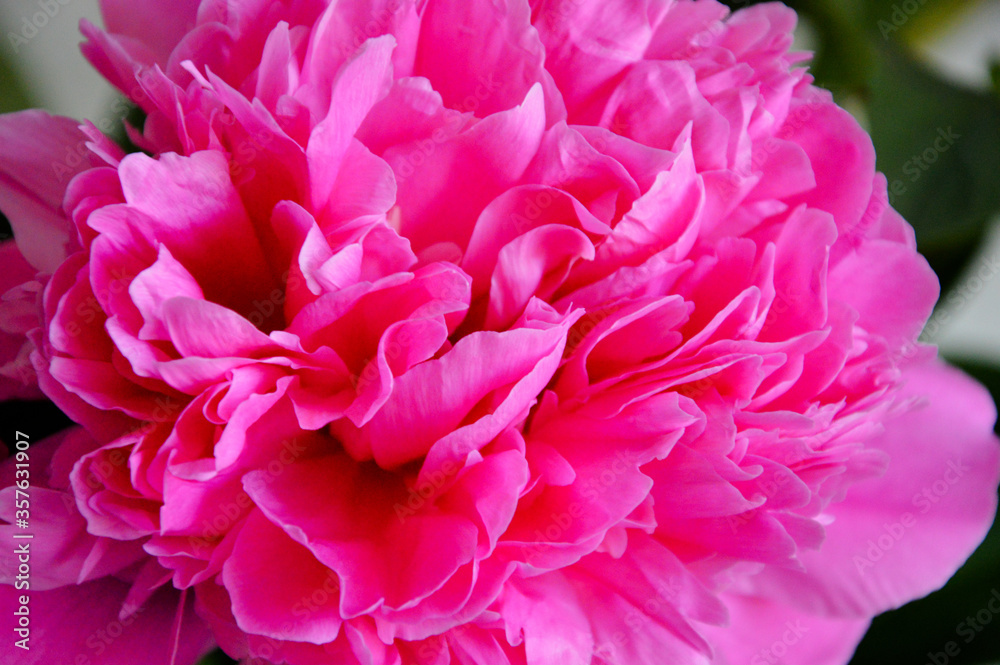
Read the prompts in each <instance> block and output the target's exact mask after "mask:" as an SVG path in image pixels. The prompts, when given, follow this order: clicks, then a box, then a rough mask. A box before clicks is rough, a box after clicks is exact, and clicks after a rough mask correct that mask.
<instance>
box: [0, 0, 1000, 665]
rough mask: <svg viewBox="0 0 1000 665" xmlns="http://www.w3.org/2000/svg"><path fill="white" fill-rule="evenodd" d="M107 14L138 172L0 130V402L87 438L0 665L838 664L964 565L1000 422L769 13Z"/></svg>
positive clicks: (11, 573)
mask: <svg viewBox="0 0 1000 665" xmlns="http://www.w3.org/2000/svg"><path fill="white" fill-rule="evenodd" d="M102 4H103V6H104V12H105V20H106V24H107V29H108V32H102V31H100V30H98V29H96V28H94V27H93V26H90V25H86V24H85V25H84V28H83V29H84V33H85V35H86V36H87V37H88V39H89V41H88V42H87V43H86V44H85V45H84V53H85V54H86V55H87V57H88V58H89V59H90V61H91V62H92V63H93V64H94V65H95V66H96V67H97V68H98V69H99V70H100V71H101V72H102V73H103V74H104V75H105V76H106V77H107V78H108V79H109V80H110V81H112V82H113V83H114V84H115V85H117V86H118V87H119V88H120V89H121V90H122V91H123V92H125V93H126V94H128V95H129V96H130V97H131V98H132V99H133V100H134V101H136V103H138V104H139V105H141V106H142V108H143V109H144V110H145V111H146V113H147V119H146V121H145V123H144V125H143V127H142V128H141V129H133V130H132V132H131V134H132V138H133V141H134V142H135V143H136V144H137V145H138V146H140V147H141V148H142V149H143V150H144V151H145V152H144V153H143V152H138V153H134V154H129V155H126V154H124V153H123V152H122V151H121V150H120V149H119V148H118V147H116V146H115V145H114V144H113V143H112V142H111V141H110V140H109V139H107V138H106V137H104V136H103V135H101V134H100V132H99V131H98V130H97V129H96V128H95V127H94V126H92V125H85V126H81V127H79V128H77V126H76V123H73V122H72V121H69V120H66V119H61V118H53V117H50V116H48V115H46V114H43V113H40V112H26V113H21V114H14V115H10V116H5V117H3V118H0V134H2V136H3V139H4V140H3V141H2V143H0V146H2V147H0V178H2V182H3V188H2V189H0V208H2V209H3V211H4V213H5V214H6V215H7V216H8V217H9V218H10V221H11V224H12V226H13V228H14V235H15V240H16V243H17V249H18V250H19V252H20V255H23V259H24V261H26V262H27V264H30V267H29V266H28V265H27V264H24V263H23V262H22V260H21V258H20V257H19V256H18V254H17V253H15V252H14V251H13V249H12V248H11V246H10V245H9V244H8V245H6V246H4V247H3V248H2V251H3V252H4V257H5V258H4V260H5V262H8V261H9V262H10V265H15V266H16V269H15V270H12V271H8V272H7V273H6V276H5V277H4V280H5V283H4V286H5V287H7V288H10V289H11V290H10V291H8V292H7V293H8V295H7V296H5V298H4V301H3V304H2V306H3V307H4V315H3V317H4V318H3V325H2V326H0V332H2V333H3V334H2V335H0V342H2V344H3V346H2V347H0V348H2V352H3V355H2V358H0V360H2V361H3V363H4V364H3V365H0V381H4V383H3V384H2V386H3V393H2V394H3V395H4V396H6V397H12V396H31V395H34V394H37V392H36V390H37V389H40V390H41V391H42V392H43V393H44V394H45V396H47V397H48V398H49V399H51V400H53V401H54V402H55V403H56V404H57V405H59V407H60V408H61V409H62V410H63V411H65V413H67V414H68V415H69V416H70V417H71V418H73V420H75V421H76V422H77V423H79V424H80V427H79V428H75V429H73V430H70V431H68V432H65V433H63V434H60V435H57V436H55V437H53V438H51V439H49V440H47V441H45V442H43V443H40V444H39V445H37V446H35V447H32V448H31V449H30V452H31V464H32V465H33V469H34V470H33V471H32V474H33V478H34V479H35V480H34V481H33V482H34V483H35V487H34V489H33V492H34V493H35V494H34V495H33V499H32V501H33V503H32V510H33V513H32V528H33V529H34V530H35V540H34V542H35V543H36V545H35V547H37V549H36V554H35V556H36V558H35V559H34V561H35V563H34V564H33V565H34V566H35V568H34V570H35V571H36V572H35V573H34V575H35V577H34V578H33V579H32V585H33V586H32V591H31V593H32V596H31V597H32V600H31V602H32V603H33V605H32V607H33V608H34V609H33V614H32V621H34V622H36V623H35V624H34V625H35V630H36V631H37V632H36V633H34V634H35V636H36V639H37V642H35V643H33V644H32V651H31V652H30V653H31V654H32V657H33V658H35V659H39V658H40V659H41V660H30V661H27V662H77V660H78V658H77V657H78V656H83V657H86V658H89V659H90V661H89V662H100V663H126V662H129V663H131V662H137V661H138V660H141V661H144V662H146V661H149V660H150V657H162V659H163V662H168V661H169V662H177V663H181V662H187V663H190V662H194V660H196V659H197V657H198V655H199V654H201V653H203V652H204V651H205V649H206V648H209V647H210V645H211V643H212V642H211V640H212V639H214V641H215V643H217V644H218V645H220V646H221V647H222V648H223V649H224V650H225V651H226V652H227V653H229V654H230V655H231V656H233V657H235V658H240V659H247V660H250V661H254V662H272V663H291V664H293V665H320V664H324V663H333V662H335V663H371V664H379V665H381V664H385V665H388V664H390V663H399V664H405V665H416V664H418V663H419V664H422V665H444V664H446V663H456V664H458V663H461V664H463V665H487V664H489V665H494V664H498V663H510V664H511V665H514V664H522V665H576V664H589V663H593V664H598V663H606V664H611V663H622V664H632V663H647V664H653V663H678V664H695V663H723V664H725V663H730V664H735V663H741V662H751V663H754V662H765V661H766V662H773V659H772V660H771V661H767V659H768V658H772V657H776V658H782V659H784V662H788V663H808V664H810V665H817V664H823V663H831V664H832V663H843V662H846V661H847V660H848V659H849V657H850V654H851V653H852V651H853V649H854V646H855V645H856V643H857V642H858V640H860V638H861V635H862V634H863V633H864V631H865V629H866V628H867V625H868V622H869V620H870V619H871V617H872V616H874V615H875V614H877V613H879V612H882V611H884V610H886V609H889V608H892V607H896V606H899V605H901V604H903V603H905V602H907V601H909V600H911V599H913V598H915V597H918V596H921V595H924V594H926V593H928V592H929V591H931V590H933V589H936V588H938V587H939V586H941V585H942V584H943V583H944V582H945V581H946V580H947V579H948V578H949V577H950V575H951V574H952V573H953V572H954V571H955V570H956V569H957V568H958V566H959V565H961V563H962V562H963V561H964V560H965V558H966V557H967V556H968V555H969V554H970V552H971V551H972V550H973V549H974V548H975V546H976V545H977V544H978V543H979V542H980V540H981V539H982V538H983V536H984V534H985V532H986V529H987V528H988V526H989V525H990V523H991V522H992V519H993V516H994V513H995V509H996V503H995V502H996V491H995V490H996V486H997V480H998V473H1000V471H998V469H1000V460H998V449H997V445H996V444H997V441H996V439H995V438H994V437H993V435H992V433H991V428H992V426H993V423H994V421H995V415H996V414H995V410H994V407H993V404H992V403H991V401H990V400H989V398H988V396H987V395H986V393H985V391H984V390H983V389H982V388H981V387H980V386H978V385H976V384H975V383H973V382H972V381H971V380H969V379H968V378H966V377H964V376H963V375H962V374H960V373H959V372H957V371H956V370H953V369H950V368H947V367H946V366H945V365H943V364H942V363H941V362H940V361H938V360H937V359H936V358H935V351H934V349H933V348H930V347H926V346H923V345H921V344H919V343H918V342H917V338H918V335H919V333H920V330H921V327H922V325H923V323H924V322H925V321H926V319H927V317H928V315H929V314H930V312H931V309H932V307H933V305H934V303H935V301H936V299H937V296H938V286H937V281H936V278H935V276H934V274H933V273H932V271H931V270H930V268H929V267H928V265H927V264H926V262H925V261H924V260H923V259H922V258H921V257H920V255H919V254H918V253H917V251H916V247H915V242H914V238H913V233H912V230H911V229H910V227H909V226H908V225H907V224H906V222H905V221H903V220H902V219H901V218H900V217H899V216H898V215H897V214H896V213H895V212H894V211H893V210H892V209H891V208H890V207H889V206H888V203H887V196H886V181H885V178H884V177H883V176H881V175H879V174H876V173H875V170H874V161H875V160H874V153H873V150H872V146H871V142H870V140H869V138H868V137H867V135H866V134H865V133H864V131H863V130H862V129H861V128H860V127H859V126H858V125H857V123H856V122H855V121H854V120H853V119H852V118H851V116H850V115H849V114H847V113H846V112H845V111H843V110H841V109H839V108H838V107H837V106H836V105H834V103H833V102H832V99H831V96H830V95H829V94H828V93H826V92H825V91H822V90H820V89H817V88H815V87H813V86H812V84H811V78H810V77H809V75H808V73H807V72H806V70H805V69H804V68H801V67H797V66H796V65H797V64H798V63H800V62H802V61H803V60H804V57H803V56H800V55H797V54H789V53H788V48H789V46H790V44H791V31H792V28H793V26H794V22H795V15H794V13H793V12H792V11H791V10H789V9H787V8H785V7H783V6H781V5H777V4H772V5H762V6H756V7H754V8H751V9H747V10H743V11H740V12H737V13H735V14H733V15H732V16H727V10H726V9H725V8H724V7H723V6H722V5H720V4H718V3H716V2H714V1H713V0H699V1H697V2H690V1H687V0H677V1H676V2H669V1H667V0H663V1H657V0H647V1H642V2H631V1H626V0H615V1H614V2H608V0H601V1H597V0H554V1H553V2H542V1H539V2H531V3H530V4H529V3H528V2H527V1H526V0H505V1H494V2H485V1H482V2H481V1H479V0H475V1H469V0H464V1H462V2H458V1H449V0H423V1H421V2H417V3H414V2H409V1H406V0H387V1H370V2H368V1H363V0H356V1H351V2H337V3H328V2H323V1H320V0H288V1H286V2H280V3H273V2H251V1H249V0H247V1H241V2H220V1H216V0H203V1H202V2H194V1H192V0H186V1H184V2H175V3H169V6H168V3H162V2H149V1H145V0H144V1H141V2H135V1H133V2H128V3H126V2H118V1H114V0H105V1H104V2H103V3H102ZM43 289H44V290H43ZM29 357H30V367H29V365H28V363H27V359H28V358H29ZM36 379H37V389H36V387H35V385H34V383H35V380H36ZM18 382H19V383H18ZM15 460H16V458H14V457H11V458H9V459H8V460H7V461H6V462H5V463H4V465H3V467H2V471H3V473H4V481H5V482H4V485H5V486H6V487H7V489H5V490H3V492H0V494H2V495H4V500H3V501H2V502H0V518H2V519H3V520H5V521H6V523H7V525H6V526H0V530H8V531H13V530H15V526H14V519H15V518H14V515H13V505H14V501H13V494H14V487H13V486H12V485H13V484H14V482H13V481H14V477H15V466H14V465H15ZM939 485H941V486H942V487H945V488H946V491H942V492H939V491H938V489H937V488H938V486H939ZM927 488H931V489H932V492H933V495H932V496H933V498H934V501H933V502H932V501H931V500H930V499H929V498H928V496H929V495H927V494H926V493H925V490H926V489H927ZM17 571H18V562H17V559H16V555H12V553H11V552H10V551H9V550H8V551H5V553H4V554H3V555H2V556H0V578H2V580H3V581H4V582H5V583H6V584H8V585H16V575H17ZM2 593H3V594H5V596H8V597H14V596H16V595H17V594H18V593H19V591H18V590H17V589H16V586H6V587H4V588H3V590H2ZM35 599H37V600H35ZM34 603H37V605H35V604H34ZM81 613H82V614H84V615H85V617H84V618H83V619H82V620H81V619H80V618H79V615H80V614H81ZM8 621H10V618H9V617H8ZM109 622H110V623H109ZM68 626H73V627H72V632H68V631H70V628H68ZM111 626H117V628H116V630H115V631H111V630H110V627H111ZM209 630H210V632H211V638H210V637H209V636H208V631H209ZM113 632H114V633H116V634H113ZM792 633H794V634H792ZM41 635H52V636H54V635H60V636H62V639H56V638H55V637H53V638H51V639H43V638H42V637H40V636H41ZM804 635H807V637H803V636H804ZM95 636H96V637H95ZM102 636H103V637H102ZM18 657H20V656H18ZM5 662H6V661H5ZM18 662H21V661H18Z"/></svg>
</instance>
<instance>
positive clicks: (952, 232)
mask: <svg viewBox="0 0 1000 665" xmlns="http://www.w3.org/2000/svg"><path fill="white" fill-rule="evenodd" d="M879 54H880V56H879V57H878V58H877V60H876V62H877V67H876V68H875V73H874V75H873V77H872V80H871V82H870V84H869V88H868V95H867V97H868V117H869V120H870V127H871V135H872V141H873V142H874V144H875V151H876V154H877V155H878V168H879V170H880V171H882V172H883V173H885V174H886V177H887V178H888V179H889V185H890V186H889V191H890V201H891V202H892V205H893V207H895V208H896V209H897V210H898V211H899V212H900V214H902V215H903V217H905V218H906V220H907V221H908V222H909V223H910V224H912V225H913V227H914V229H915V230H916V233H917V245H918V247H919V248H920V251H921V253H923V254H924V256H926V257H927V259H928V261H930V263H931V266H932V267H933V268H934V270H935V272H937V274H938V277H939V278H940V279H941V282H942V286H943V287H947V286H948V285H950V284H952V283H953V282H954V280H955V278H956V277H957V276H958V273H959V272H960V270H961V268H962V266H963V265H965V263H966V262H967V261H968V259H969V258H970V257H971V255H972V253H973V252H974V250H975V248H976V247H977V246H978V245H979V242H980V241H981V240H982V236H983V233H984V231H985V228H986V225H987V223H988V222H989V221H990V220H991V219H992V218H993V216H994V215H995V214H996V213H997V211H998V210H1000V187H998V186H997V174H998V173H1000V100H998V99H997V98H996V97H994V96H993V95H990V94H986V93H980V92H976V91H972V90H966V89H963V88H960V87H958V86H955V85H952V84H950V83H948V82H946V81H944V80H942V79H940V78H938V77H937V76H935V75H934V74H933V73H931V72H929V71H928V70H927V69H925V68H924V67H922V66H921V65H919V64H918V63H916V62H915V61H914V60H913V58H912V57H910V56H909V55H908V54H906V53H905V52H904V51H902V50H901V49H900V48H898V47H896V46H894V45H893V44H890V43H886V44H883V45H882V46H880V47H879Z"/></svg>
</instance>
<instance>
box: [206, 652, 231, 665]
mask: <svg viewBox="0 0 1000 665" xmlns="http://www.w3.org/2000/svg"><path fill="white" fill-rule="evenodd" d="M198 665H236V661H235V660H233V659H232V658H230V657H229V656H227V655H226V654H225V653H224V652H223V651H222V649H216V650H215V651H213V652H212V653H210V654H208V655H207V656H205V657H204V658H202V659H201V660H199V661H198Z"/></svg>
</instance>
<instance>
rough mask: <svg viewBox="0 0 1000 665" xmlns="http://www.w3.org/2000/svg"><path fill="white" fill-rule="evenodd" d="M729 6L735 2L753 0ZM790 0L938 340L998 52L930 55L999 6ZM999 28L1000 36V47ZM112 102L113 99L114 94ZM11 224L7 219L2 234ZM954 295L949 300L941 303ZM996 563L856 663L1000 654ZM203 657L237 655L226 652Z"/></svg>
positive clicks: (19, 95) (973, 205) (964, 254)
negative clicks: (902, 227) (899, 237)
mask: <svg viewBox="0 0 1000 665" xmlns="http://www.w3.org/2000/svg"><path fill="white" fill-rule="evenodd" d="M14 1H15V0H11V2H14ZM17 1H20V0H17ZM4 2H5V3H6V2H8V0H4ZM727 4H729V5H730V6H731V7H732V8H734V9H738V8H740V7H744V6H747V5H749V4H754V2H753V1H752V0H736V1H731V2H727ZM787 4H789V5H790V6H792V7H793V8H794V9H796V10H797V11H798V12H799V15H800V20H801V26H800V30H799V33H798V35H797V42H798V43H797V47H799V48H801V49H806V50H813V51H815V59H814V61H813V65H812V71H813V74H814V75H815V77H816V80H817V83H818V84H819V85H821V86H824V87H826V88H828V89H830V90H831V91H832V92H833V93H834V96H835V97H836V99H837V101H838V103H840V104H841V105H842V106H844V107H845V108H847V109H849V110H850V111H851V112H852V113H854V114H855V115H856V116H857V117H858V119H859V120H860V121H861V123H862V124H863V125H864V126H865V127H866V128H867V129H868V130H869V131H870V132H871V135H872V140H873V141H874V143H875V149H876V152H877V155H878V168H879V170H880V171H882V172H883V173H885V174H886V176H887V178H888V180H889V183H890V192H891V198H890V201H891V202H892V204H893V206H894V207H895V208H896V209H897V210H899V212H900V213H902V215H903V216H904V217H905V218H906V219H907V220H908V221H909V222H910V223H911V224H912V225H913V226H914V228H915V229H916V233H917V241H918V245H919V248H920V251H921V252H922V253H923V254H924V255H925V256H926V257H927V258H928V260H929V261H930V263H931V265H932V266H933V268H934V270H935V271H936V272H937V274H938V276H939V278H940V279H941V283H942V297H941V303H942V310H941V311H939V312H936V313H935V317H934V318H932V321H931V324H929V326H928V333H930V339H931V340H932V341H935V340H934V339H933V333H934V332H935V331H934V330H931V327H932V324H935V322H938V323H944V322H945V320H946V319H947V318H949V317H954V316H955V312H956V310H958V311H959V312H960V310H961V309H962V308H963V307H964V306H966V305H968V303H969V301H970V300H972V299H973V297H975V296H976V293H977V292H978V290H981V289H983V288H986V287H984V286H983V285H982V284H980V285H979V286H978V287H977V288H975V289H973V288H971V287H970V284H971V279H973V277H971V276H972V274H973V273H974V272H975V269H976V268H978V267H980V265H979V261H981V259H979V260H977V258H976V257H977V252H979V253H980V254H981V252H982V247H983V243H984V239H985V238H986V237H987V234H988V231H989V229H990V228H996V223H997V219H998V217H1000V182H998V178H1000V59H998V58H1000V53H993V54H992V56H990V55H987V56H985V57H986V58H987V61H986V62H984V63H979V64H980V65H983V68H984V71H988V72H989V74H988V75H984V77H983V81H982V82H981V84H978V85H977V84H972V85H970V84H969V83H968V81H964V82H963V81H959V80H956V77H955V76H949V75H948V74H946V73H944V72H942V71H941V69H940V68H939V67H937V68H935V67H932V66H931V65H930V59H929V58H928V57H927V52H928V48H929V45H930V44H933V43H934V42H935V40H937V39H939V37H940V35H941V34H942V33H943V32H946V31H948V30H949V29H950V28H951V27H953V26H954V25H955V23H956V22H958V21H962V20H963V19H964V20H966V21H968V17H969V16H970V15H972V14H974V13H975V12H977V11H980V12H981V11H982V10H983V8H984V6H986V5H990V4H992V5H993V6H997V5H998V3H997V1H996V0H986V2H983V1H982V0H980V1H973V0H789V1H788V2H787ZM90 6H93V7H96V3H95V2H81V3H78V4H77V5H76V6H70V7H69V8H68V9H67V12H66V14H67V15H66V16H63V17H61V18H60V20H62V21H63V22H64V23H72V24H73V25H72V26H70V27H69V28H66V26H63V27H62V28H61V29H62V30H64V33H63V34H71V33H70V32H68V30H74V31H75V21H76V19H77V18H78V16H76V14H75V12H81V15H82V13H83V12H86V11H89V9H88V7H90ZM81 7H83V8H82V9H81ZM998 9H1000V8H998ZM70 14H73V15H72V16H71V15H70ZM997 26H1000V24H996V25H995V26H994V28H993V29H994V30H996V31H997V32H998V34H997V39H996V40H994V42H993V43H995V44H1000V27H997ZM43 46H44V45H40V46H39V47H38V48H39V49H40V48H42V47H43ZM67 46H69V45H68V44H67ZM45 48H49V47H45ZM74 48H75V46H74ZM69 51H70V49H67V50H66V55H67V56H68V55H69ZM31 57H32V54H31V53H30V52H29V53H19V54H18V55H16V56H15V54H14V53H13V52H12V50H11V49H9V48H0V112H9V111H14V110H18V109H22V108H28V107H32V106H48V107H50V108H51V106H52V105H51V104H49V103H46V102H50V101H51V100H50V99H45V98H44V95H41V94H40V93H39V91H38V90H37V89H36V86H29V85H27V84H26V83H25V81H26V80H27V78H28V77H27V76H26V75H25V72H26V71H28V70H29V69H30V67H27V66H26V63H25V59H26V58H31ZM73 57H75V58H78V59H79V56H78V55H75V56H73ZM990 57H993V58H994V60H993V61H992V62H990V61H989V60H988V59H989V58H990ZM80 60H82V59H80ZM100 103H104V102H100ZM105 106H110V99H108V100H107V103H106V104H105ZM55 110H57V111H62V112H68V111H66V110H63V109H58V108H57V109H55ZM74 110H75V109H74ZM88 112H90V113H91V115H92V113H93V107H92V108H91V109H90V110H89V111H84V112H78V113H75V114H74V115H77V116H79V115H87V113H88ZM939 131H941V132H946V133H948V134H949V135H951V136H957V137H959V138H957V139H956V140H954V142H953V144H952V145H949V146H948V148H947V149H946V150H943V151H939V150H936V149H934V148H933V144H934V141H935V139H936V137H937V136H938V135H939ZM3 222H4V220H2V219H0V234H3V233H4V229H3V226H4V223H3ZM970 267H971V268H973V270H970ZM963 270H964V271H966V272H965V276H963ZM995 277H996V275H990V278H995ZM986 281H989V279H987V280H986ZM987 287H988V288H990V289H994V290H995V289H997V284H996V282H995V281H994V282H993V283H991V284H988V285H987ZM946 305H950V309H949V310H947V311H944V307H945V306H946ZM979 332H980V333H982V331H979ZM985 334H986V335H991V336H993V337H994V339H995V338H996V336H997V335H998V333H997V331H996V330H991V331H986V332H985ZM980 336H981V335H980ZM946 355H947V354H946ZM998 358H1000V356H998V355H997V354H992V356H991V355H989V354H986V355H984V354H982V353H978V354H977V353H975V352H972V353H961V354H960V355H958V354H954V355H952V356H951V357H950V360H952V362H955V363H956V364H959V365H961V366H962V367H964V368H965V369H966V370H967V371H968V372H970V373H971V374H972V375H973V376H975V377H976V378H978V379H979V380H980V381H982V382H983V383H984V384H986V385H987V386H988V387H989V388H990V390H991V392H992V393H993V395H994V399H1000V366H998V363H997V360H998ZM998 564H1000V523H998V524H994V527H993V529H992V530H991V532H990V534H989V536H988V537H987V539H986V541H985V542H984V543H983V545H982V546H981V547H980V548H979V550H978V551H977V552H976V553H975V554H974V555H973V556H972V558H971V559H970V560H969V561H968V563H967V564H966V565H965V566H964V567H963V568H962V569H961V570H960V571H959V572H958V574H957V575H955V577H954V578H953V579H952V580H951V581H950V582H949V583H948V585H947V586H945V587H944V588H943V589H941V590H940V591H938V592H936V593H933V594H931V595H929V596H928V597H926V598H924V599H922V600H919V601H916V602H913V603H910V604H909V605H907V606H905V607H903V608H901V609H899V610H896V611H894V612H888V613H886V614H884V615H882V616H880V617H877V618H876V619H875V621H874V623H873V625H872V628H871V630H870V631H869V632H868V635H867V636H866V637H865V639H864V641H863V642H862V643H861V645H860V647H859V648H858V651H857V653H856V655H855V657H854V659H853V661H852V665H886V664H895V663H899V664H902V665H990V664H1000V617H991V623H990V624H989V625H985V626H983V627H982V630H981V632H976V633H975V636H974V638H973V639H971V640H970V641H968V642H966V638H967V636H968V635H969V633H967V632H966V630H967V628H968V624H967V623H965V622H966V621H967V618H968V617H970V616H972V617H974V616H975V614H976V613H977V612H979V611H980V610H982V609H983V608H985V607H986V603H987V601H988V600H989V599H990V597H991V594H992V593H993V592H994V591H996V592H997V594H998V596H1000V565H998ZM993 619H995V622H994V621H993ZM960 631H961V632H960ZM949 642H955V643H956V645H957V647H958V649H959V651H958V653H957V655H954V650H952V653H945V645H946V644H948V643H949ZM204 662H205V663H213V664H220V665H221V664H222V663H232V662H233V661H231V660H229V659H228V658H226V657H225V656H224V655H223V654H221V652H219V653H217V654H214V655H213V656H211V657H209V658H208V659H206V660H205V661H204Z"/></svg>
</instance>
